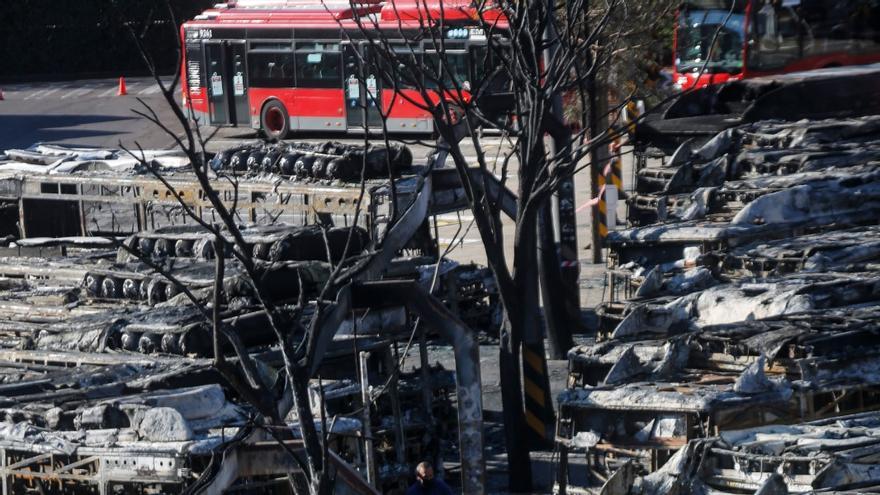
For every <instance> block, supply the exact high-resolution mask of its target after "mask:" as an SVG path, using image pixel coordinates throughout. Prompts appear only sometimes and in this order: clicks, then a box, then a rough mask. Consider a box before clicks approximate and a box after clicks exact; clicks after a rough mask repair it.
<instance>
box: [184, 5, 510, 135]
mask: <svg viewBox="0 0 880 495" xmlns="http://www.w3.org/2000/svg"><path fill="white" fill-rule="evenodd" d="M425 1H426V0H397V2H396V5H395V4H394V3H391V2H383V1H381V0H366V2H364V1H363V0H359V1H358V3H355V2H348V1H345V0H343V1H341V2H340V1H339V0H326V1H324V2H322V1H321V0H310V1H304V0H300V1H285V0H275V1H271V0H269V1H266V0H264V1H257V0H251V1H248V0H239V1H238V2H229V3H226V4H219V5H216V6H215V8H213V9H210V10H207V11H205V12H204V13H203V14H202V15H199V16H197V17H196V18H195V19H193V20H192V21H189V22H187V23H185V24H184V25H183V27H182V29H181V31H182V33H181V35H182V37H183V41H184V46H185V53H184V67H183V70H184V73H185V76H186V77H185V78H184V79H185V80H184V83H183V84H182V89H183V103H184V107H185V108H189V109H191V110H192V112H193V115H194V116H195V117H196V118H197V119H198V120H199V122H200V123H202V124H208V125H211V126H245V127H251V128H254V129H260V130H262V131H263V132H264V133H265V135H267V136H268V137H271V138H279V137H284V136H286V135H287V134H288V133H289V132H290V131H338V132H360V133H363V132H365V131H373V130H377V129H381V124H382V121H381V117H380V110H384V112H385V113H386V114H387V115H388V119H387V129H388V131H389V132H392V133H430V132H433V130H434V125H433V120H432V117H431V114H430V113H429V112H427V111H425V110H423V109H420V108H419V107H418V106H417V105H414V104H413V103H412V102H409V101H407V99H406V98H403V97H401V93H403V92H404V91H408V90H407V89H406V88H407V84H406V82H405V78H404V81H402V82H398V83H397V84H396V85H395V86H396V89H395V88H394V87H384V86H391V85H390V84H388V83H383V78H382V77H381V76H382V71H381V70H380V69H379V67H380V64H382V63H383V62H382V61H380V60H378V59H379V58H380V57H378V56H376V55H375V54H374V53H373V50H372V49H371V46H370V41H369V40H368V39H367V37H366V36H365V35H364V32H363V31H364V30H362V29H359V28H358V25H357V21H356V19H361V22H362V23H363V24H365V25H366V26H367V27H370V26H372V25H373V24H372V22H373V21H375V22H377V23H378V26H379V29H381V30H382V32H383V33H384V34H385V35H386V36H385V37H386V38H389V39H391V44H392V46H400V49H401V50H402V53H403V54H404V55H405V56H407V57H413V56H416V57H418V60H419V63H424V64H432V63H433V64H434V65H433V67H447V66H448V68H445V69H442V70H438V71H437V74H440V73H441V72H445V74H442V75H441V76H438V77H444V78H455V80H456V81H457V82H458V83H459V84H460V85H461V86H462V87H464V88H470V87H476V86H477V85H478V84H479V83H480V80H481V78H483V77H485V76H486V74H487V67H490V66H491V64H487V62H486V61H487V60H489V58H490V57H491V54H490V53H489V50H488V49H487V46H486V36H487V32H486V30H484V29H483V28H481V27H480V25H481V22H478V21H479V20H480V17H481V16H480V15H478V13H477V12H475V11H474V8H473V7H472V4H471V3H470V2H469V1H468V2H463V1H462V0H443V1H442V2H440V3H437V4H426V3H424V2H425ZM432 1H434V0H432ZM437 1H438V2H439V0H437ZM441 5H442V8H443V12H442V16H441V12H440V8H441V7H440V6H441ZM428 13H429V14H430V17H431V18H432V19H434V20H435V22H434V23H433V25H432V26H431V29H434V30H436V32H435V33H432V34H433V35H432V34H428V33H425V32H423V30H422V29H421V24H420V22H419V19H420V18H422V19H425V18H426V17H427V14H428ZM483 14H484V15H483V16H482V17H483V19H482V20H487V19H488V18H487V17H486V15H485V14H486V13H485V12H484V13H483ZM441 18H442V20H443V22H442V25H441V23H440V22H439V20H440V19H441ZM499 19H500V17H498V16H497V15H495V17H494V21H495V22H496V23H497V22H498V20H499ZM493 28H494V24H493ZM367 31H369V30H367ZM401 35H402V37H401ZM489 35H490V36H491V35H492V34H491V33H490V34H489ZM436 36H443V38H444V45H445V60H446V61H447V64H446V65H443V64H439V63H438V60H439V55H438V53H437V48H438V47H435V44H434V42H433V41H432V39H433V38H434V37H436ZM398 37H400V38H401V39H399V40H397V39H396V38H398ZM395 49H396V48H395ZM402 56H403V55H402ZM364 60H365V61H367V63H366V64H364V63H362V61H364ZM450 72H452V73H450ZM410 87H411V86H410ZM410 91H412V90H411V89H410ZM414 99H415V100H416V101H420V100H421V97H420V96H414Z"/></svg>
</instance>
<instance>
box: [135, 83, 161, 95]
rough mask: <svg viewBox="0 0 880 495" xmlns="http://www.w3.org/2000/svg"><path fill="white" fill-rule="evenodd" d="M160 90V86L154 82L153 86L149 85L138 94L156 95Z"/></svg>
mask: <svg viewBox="0 0 880 495" xmlns="http://www.w3.org/2000/svg"><path fill="white" fill-rule="evenodd" d="M159 91H160V90H159V86H158V85H157V84H153V85H152V86H150V87H148V88H147V89H145V90H142V91H140V92H139V93H138V96H145V95H154V94H156V93H158V92H159Z"/></svg>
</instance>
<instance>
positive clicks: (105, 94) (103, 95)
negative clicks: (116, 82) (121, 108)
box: [98, 86, 119, 98]
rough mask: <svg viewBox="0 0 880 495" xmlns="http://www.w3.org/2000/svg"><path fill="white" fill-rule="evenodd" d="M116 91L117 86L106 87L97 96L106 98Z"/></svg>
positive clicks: (117, 89)
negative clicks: (105, 89) (106, 88)
mask: <svg viewBox="0 0 880 495" xmlns="http://www.w3.org/2000/svg"><path fill="white" fill-rule="evenodd" d="M117 91H119V87H118V86H113V87H112V88H110V89H108V90H107V91H104V92H103V93H101V94H99V95H98V98H106V97H108V96H112V95H115V94H116V92H117Z"/></svg>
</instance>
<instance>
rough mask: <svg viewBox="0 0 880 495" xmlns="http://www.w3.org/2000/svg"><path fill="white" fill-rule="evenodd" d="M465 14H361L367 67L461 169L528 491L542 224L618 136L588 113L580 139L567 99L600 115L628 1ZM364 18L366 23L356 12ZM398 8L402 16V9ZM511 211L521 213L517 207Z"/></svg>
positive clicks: (518, 464)
mask: <svg viewBox="0 0 880 495" xmlns="http://www.w3.org/2000/svg"><path fill="white" fill-rule="evenodd" d="M461 5H462V4H460V3H455V4H452V3H449V4H447V5H444V4H443V2H442V1H441V2H440V4H439V6H438V5H437V4H433V3H427V2H424V1H421V0H420V1H417V2H416V4H415V9H416V12H415V14H413V12H412V11H410V12H408V13H407V14H408V15H409V16H410V17H412V18H413V19H412V20H410V21H398V22H397V25H396V26H393V27H389V26H388V25H387V24H382V23H381V22H380V21H379V20H377V19H376V17H375V16H368V15H363V16H357V15H356V17H355V22H356V24H357V27H358V30H359V33H358V37H359V38H362V39H364V40H366V42H367V43H366V44H367V46H368V47H369V50H370V51H371V53H372V55H373V59H372V60H369V61H366V62H365V63H368V64H371V65H370V68H369V71H370V73H372V74H378V75H379V77H380V78H381V80H382V82H383V83H384V85H385V86H386V88H393V91H394V98H393V99H394V100H396V99H398V98H403V99H405V100H407V101H408V102H410V103H412V104H414V105H416V106H417V107H419V108H421V109H423V110H425V111H428V112H430V114H431V115H432V118H433V122H434V125H435V128H436V130H437V133H438V135H439V136H440V141H439V150H438V152H441V153H446V154H448V156H449V157H450V158H451V160H452V163H453V165H454V167H455V168H456V170H457V171H458V175H459V177H460V180H461V182H462V185H463V187H464V190H465V192H466V195H467V198H468V201H469V204H470V208H471V210H472V211H473V214H474V220H475V223H476V225H477V228H478V230H479V234H480V237H481V240H482V243H483V246H484V247H485V250H486V258H487V260H488V264H489V265H490V267H491V269H492V271H493V273H494V276H495V278H496V281H497V284H498V288H499V293H500V299H501V302H502V304H503V306H504V310H505V319H504V324H503V328H502V331H501V338H500V344H499V350H500V365H501V373H500V375H501V380H502V383H501V388H502V401H503V409H504V411H503V412H504V422H505V432H506V434H505V435H506V444H507V454H508V472H509V477H510V479H509V482H510V488H511V490H513V491H527V490H529V489H530V488H531V471H530V470H531V467H530V462H529V450H528V448H527V447H526V446H525V443H524V442H523V441H522V440H523V437H522V432H524V431H529V429H530V428H535V421H537V422H538V423H539V424H540V423H542V421H541V419H538V418H533V417H527V415H526V413H525V411H524V406H523V404H524V402H523V401H524V398H523V383H522V379H521V377H522V373H523V365H522V364H521V363H522V360H523V354H522V353H523V346H524V345H525V346H526V352H528V353H530V355H529V356H526V357H527V360H531V359H532V357H533V356H535V354H537V353H540V355H539V358H540V360H542V361H543V359H544V356H543V335H544V330H543V322H542V318H541V313H540V295H539V290H538V287H539V286H538V283H539V273H538V261H539V251H538V245H539V224H540V223H541V221H542V219H543V220H544V221H546V220H547V218H548V216H547V215H546V213H548V212H549V204H550V198H551V196H552V194H553V193H554V192H556V191H558V190H559V188H560V185H561V184H562V183H563V182H564V181H566V180H568V179H569V178H571V176H572V175H573V174H574V173H576V172H577V171H578V170H579V167H584V166H593V167H599V166H600V164H598V163H589V162H587V163H586V164H584V163H583V162H584V159H585V158H587V157H589V154H590V152H591V151H592V150H593V149H595V148H598V147H602V146H607V144H608V142H609V140H610V136H611V134H612V133H610V132H607V131H603V132H597V131H596V130H595V129H594V130H593V131H594V132H593V135H592V136H590V135H589V134H588V132H587V128H588V126H587V123H588V122H587V117H586V115H585V114H581V116H580V118H581V120H582V122H581V124H582V125H580V126H579V127H580V129H581V130H580V131H574V132H573V131H572V130H571V127H570V126H569V125H568V122H566V121H565V117H564V115H563V111H562V108H561V107H562V105H561V104H560V101H561V98H562V97H563V96H565V97H566V98H567V99H568V100H570V101H575V102H577V103H579V104H580V106H581V108H586V107H587V106H588V102H589V100H590V98H589V90H590V89H591V88H590V85H589V84H588V83H589V82H590V80H591V78H592V77H594V76H595V75H596V73H597V71H598V70H599V69H600V68H601V67H603V66H605V65H607V64H608V62H609V60H610V57H611V56H612V53H611V51H610V50H608V49H607V47H608V46H611V45H613V44H614V42H615V41H616V38H617V37H618V36H619V35H618V34H617V33H609V32H608V30H607V29H606V27H607V26H608V23H609V20H610V19H611V17H612V15H613V14H615V13H616V12H618V11H619V10H620V9H621V8H622V7H623V2H621V1H618V0H608V1H606V2H604V3H602V4H601V5H600V6H599V7H594V8H593V9H592V10H590V8H589V7H590V5H589V4H588V3H587V2H586V1H585V0H570V1H568V2H564V3H549V4H548V3H547V2H546V1H545V0H529V1H525V2H520V1H513V0H499V1H495V2H491V3H490V2H485V1H484V2H478V3H477V4H476V5H467V6H464V7H462V6H461ZM352 7H353V11H354V12H355V13H357V12H359V10H358V9H357V8H354V7H355V4H354V3H352ZM438 7H439V8H438ZM392 8H395V9H396V8H397V7H396V6H395V5H393V4H392ZM597 12H599V13H600V15H596V13H597ZM450 13H452V14H450ZM459 13H461V14H463V15H458V14H459ZM453 14H454V15H453ZM396 17H397V18H398V19H399V18H401V16H400V15H398V16H396ZM462 19H475V20H476V21H475V22H476V25H477V27H479V28H480V30H481V33H482V34H483V35H485V38H486V40H487V42H486V47H487V49H486V50H485V51H484V52H483V54H482V57H481V59H480V60H477V61H475V65H476V66H478V67H484V68H486V71H485V73H484V74H482V77H479V78H478V79H477V80H470V79H469V78H468V76H467V75H466V74H463V73H462V72H461V71H460V70H459V67H460V64H457V63H456V62H458V61H457V60H454V59H453V55H451V54H450V51H449V50H450V45H451V44H452V42H451V41H450V40H449V39H448V38H447V36H446V32H447V29H448V28H451V27H458V26H461V25H462V24H463V22H462ZM465 25H468V26H472V23H465ZM343 28H345V26H343ZM501 98H507V99H508V102H509V105H508V107H507V108H505V109H504V112H502V116H503V115H505V114H506V115H507V116H508V117H510V118H508V119H506V121H505V120H504V119H499V118H498V115H497V114H496V115H492V114H490V113H489V112H487V110H486V108H487V107H486V105H485V103H486V102H487V101H492V100H494V101H499V99H501ZM614 110H616V109H612V111H614ZM496 126H498V127H500V128H501V129H502V131H503V132H504V135H505V136H507V140H508V143H509V145H510V151H509V152H508V153H506V154H505V155H504V156H502V157H500V159H498V160H497V161H496V162H495V163H490V162H489V159H488V158H487V153H486V151H485V149H484V148H483V146H482V144H481V142H480V139H479V132H478V129H479V128H481V127H496ZM548 137H552V144H551V143H550V142H548V140H547V138H548ZM466 145H470V146H472V147H473V149H474V150H475V155H476V163H471V162H469V161H468V160H467V159H466V158H465V153H464V151H463V147H464V146H466ZM514 167H517V168H516V173H515V174H514V173H512V169H513V168H514ZM496 176H497V177H498V179H497V180H496V178H495V177H496ZM511 183H515V189H516V192H517V194H516V197H515V198H514V199H512V198H510V197H509V196H506V195H505V194H503V191H502V188H500V187H498V186H499V185H507V184H511ZM511 203H514V204H515V206H514V207H512V208H511ZM511 210H512V211H511ZM502 211H507V213H509V214H511V216H512V217H513V219H514V225H513V232H512V234H506V233H505V229H504V224H503V222H502V218H501V212H502ZM508 236H512V239H513V259H512V260H510V261H512V263H509V260H508V259H507V256H506V254H505V239H506V238H509V237H508ZM545 239H546V238H545ZM556 267H558V263H557V264H556ZM556 267H548V268H550V269H554V268H556ZM563 323H567V324H570V325H575V324H577V323H579V322H574V321H569V322H563ZM545 392H546V391H545ZM547 400H548V401H549V396H548V397H547ZM535 429H537V428H535Z"/></svg>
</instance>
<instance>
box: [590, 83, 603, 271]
mask: <svg viewBox="0 0 880 495" xmlns="http://www.w3.org/2000/svg"><path fill="white" fill-rule="evenodd" d="M587 95H588V99H589V102H590V108H589V113H588V114H587V118H588V122H589V126H590V139H591V140H592V139H595V138H596V136H598V135H599V134H600V132H601V131H600V125H599V121H600V119H602V118H603V115H604V112H601V111H600V109H599V105H600V103H599V100H600V99H601V98H603V96H602V95H601V93H600V92H599V89H598V85H597V83H596V74H595V72H591V73H590V74H589V75H588V82H587ZM604 107H605V105H603V106H602V108H604ZM603 120H604V119H603ZM604 148H606V147H605V146H592V148H591V150H590V195H591V197H593V198H597V197H598V196H599V174H600V171H601V170H602V165H603V164H604V161H605V159H606V157H605V156H604V155H605V154H604V153H602V150H603V149H604ZM592 213H593V218H592V222H591V223H592V232H593V263H601V262H602V247H603V239H602V235H601V233H600V232H599V224H600V222H602V218H601V216H600V213H599V204H598V203H596V204H594V205H593V207H592Z"/></svg>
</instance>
